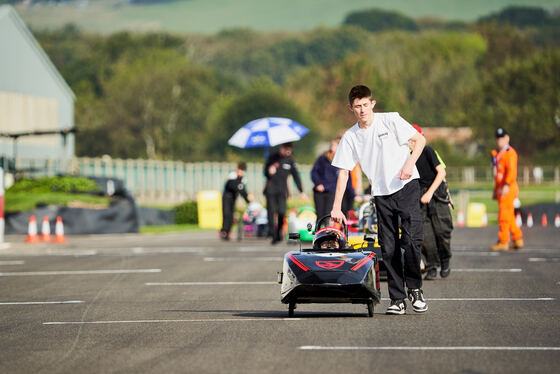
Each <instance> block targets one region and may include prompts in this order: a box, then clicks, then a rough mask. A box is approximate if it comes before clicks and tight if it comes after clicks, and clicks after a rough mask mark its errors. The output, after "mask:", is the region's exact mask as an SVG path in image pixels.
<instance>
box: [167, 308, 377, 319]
mask: <svg viewBox="0 0 560 374" xmlns="http://www.w3.org/2000/svg"><path fill="white" fill-rule="evenodd" d="M162 312H164V313H228V314H231V316H232V317H246V318H285V317H288V311H270V310H228V309H213V310H193V309H168V310H162ZM295 315H296V317H297V318H341V317H360V318H362V317H367V312H364V313H343V312H297V311H296V313H295Z"/></svg>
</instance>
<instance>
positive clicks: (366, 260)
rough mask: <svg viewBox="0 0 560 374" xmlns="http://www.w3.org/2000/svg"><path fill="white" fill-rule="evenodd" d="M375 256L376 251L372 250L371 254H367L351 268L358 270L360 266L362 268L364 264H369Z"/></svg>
mask: <svg viewBox="0 0 560 374" xmlns="http://www.w3.org/2000/svg"><path fill="white" fill-rule="evenodd" d="M374 257H375V252H371V253H370V254H369V255H367V257H366V258H363V259H361V260H360V262H358V263H357V264H356V265H354V266H352V267H351V268H350V270H354V271H356V270H358V269H359V268H361V267H362V266H364V265H365V264H367V263H368V262H369V261H370V260H371V259H372V258H374Z"/></svg>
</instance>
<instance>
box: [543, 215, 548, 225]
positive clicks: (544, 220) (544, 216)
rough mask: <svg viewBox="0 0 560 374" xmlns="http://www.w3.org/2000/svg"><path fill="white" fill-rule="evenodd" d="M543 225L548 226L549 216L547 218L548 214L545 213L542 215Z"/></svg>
mask: <svg viewBox="0 0 560 374" xmlns="http://www.w3.org/2000/svg"><path fill="white" fill-rule="evenodd" d="M541 226H542V227H546V226H548V218H546V214H545V213H543V215H542V217H541Z"/></svg>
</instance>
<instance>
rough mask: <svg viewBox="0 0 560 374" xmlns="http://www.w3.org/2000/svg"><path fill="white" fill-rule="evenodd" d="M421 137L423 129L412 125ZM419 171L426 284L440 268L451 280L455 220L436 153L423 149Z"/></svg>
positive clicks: (418, 161) (417, 165)
mask: <svg viewBox="0 0 560 374" xmlns="http://www.w3.org/2000/svg"><path fill="white" fill-rule="evenodd" d="M412 126H413V127H414V128H415V129H416V130H417V131H418V132H419V133H420V134H422V135H423V131H422V129H421V128H420V126H417V125H414V124H413V125H412ZM416 168H417V169H418V173H419V174H420V179H419V180H418V181H419V183H420V190H421V192H420V193H421V197H420V209H421V210H422V217H423V227H424V242H423V244H422V252H423V253H424V255H425V256H426V272H427V274H426V277H425V278H424V279H426V280H434V279H436V278H437V267H438V266H440V267H441V270H440V275H441V277H442V278H446V277H447V276H449V273H450V272H451V268H450V266H449V262H450V259H451V231H453V219H452V218H451V211H450V210H449V203H450V200H449V197H448V191H447V183H445V182H444V180H445V168H444V166H443V165H442V164H441V162H440V160H439V158H438V157H437V154H436V152H435V151H434V150H433V148H431V147H429V146H424V149H423V150H422V153H421V154H420V157H418V160H417V161H416Z"/></svg>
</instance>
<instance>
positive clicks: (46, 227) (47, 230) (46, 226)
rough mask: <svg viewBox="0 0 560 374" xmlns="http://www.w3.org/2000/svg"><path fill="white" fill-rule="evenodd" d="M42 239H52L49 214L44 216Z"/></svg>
mask: <svg viewBox="0 0 560 374" xmlns="http://www.w3.org/2000/svg"><path fill="white" fill-rule="evenodd" d="M41 241H42V242H50V241H51V224H50V223H49V217H47V216H44V217H43V223H42V224H41Z"/></svg>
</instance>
